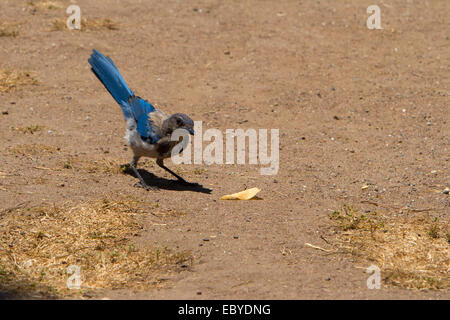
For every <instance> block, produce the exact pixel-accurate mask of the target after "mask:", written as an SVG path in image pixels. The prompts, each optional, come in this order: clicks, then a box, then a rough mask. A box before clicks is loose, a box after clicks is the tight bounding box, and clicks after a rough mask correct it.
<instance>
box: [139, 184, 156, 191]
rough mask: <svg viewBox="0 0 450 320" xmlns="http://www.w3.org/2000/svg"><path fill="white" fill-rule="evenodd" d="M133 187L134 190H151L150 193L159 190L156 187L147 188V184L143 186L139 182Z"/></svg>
mask: <svg viewBox="0 0 450 320" xmlns="http://www.w3.org/2000/svg"><path fill="white" fill-rule="evenodd" d="M134 187H135V188H143V189H145V190H152V191H157V190H159V188H158V187H156V186H149V185H148V184H143V183H141V182H136V183H135V184H134Z"/></svg>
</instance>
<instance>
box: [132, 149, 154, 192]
mask: <svg viewBox="0 0 450 320" xmlns="http://www.w3.org/2000/svg"><path fill="white" fill-rule="evenodd" d="M138 161H139V157H136V156H134V157H133V159H131V162H130V167H131V169H132V170H133V172H134V174H135V175H136V177H138V178H139V181H140V182H138V183H136V184H135V185H134V186H135V187H138V188H144V189H146V190H158V188H157V187H155V186H149V185H148V184H147V183H145V181H144V178H142V176H141V175H140V174H139V171H138V170H137V169H136V165H137V162H138Z"/></svg>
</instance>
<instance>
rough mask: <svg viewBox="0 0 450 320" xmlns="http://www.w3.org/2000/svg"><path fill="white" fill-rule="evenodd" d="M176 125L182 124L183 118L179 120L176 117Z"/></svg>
mask: <svg viewBox="0 0 450 320" xmlns="http://www.w3.org/2000/svg"><path fill="white" fill-rule="evenodd" d="M177 125H178V126H181V125H183V120H181V119H180V118H177Z"/></svg>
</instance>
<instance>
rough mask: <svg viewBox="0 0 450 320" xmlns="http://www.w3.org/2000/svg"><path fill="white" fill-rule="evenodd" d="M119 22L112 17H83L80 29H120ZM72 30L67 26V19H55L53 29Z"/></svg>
mask: <svg viewBox="0 0 450 320" xmlns="http://www.w3.org/2000/svg"><path fill="white" fill-rule="evenodd" d="M118 29H119V24H118V23H117V22H114V21H113V20H111V19H107V18H105V19H85V18H81V30H80V31H100V30H118ZM64 30H66V31H71V30H69V28H67V25H66V20H64V19H55V20H53V22H52V26H51V31H64Z"/></svg>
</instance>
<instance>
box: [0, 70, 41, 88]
mask: <svg viewBox="0 0 450 320" xmlns="http://www.w3.org/2000/svg"><path fill="white" fill-rule="evenodd" d="M34 84H37V80H36V79H35V78H34V77H33V76H32V75H31V74H30V73H29V72H22V71H13V70H8V69H2V70H0V92H11V91H14V90H15V89H17V88H19V87H21V86H25V85H34Z"/></svg>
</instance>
